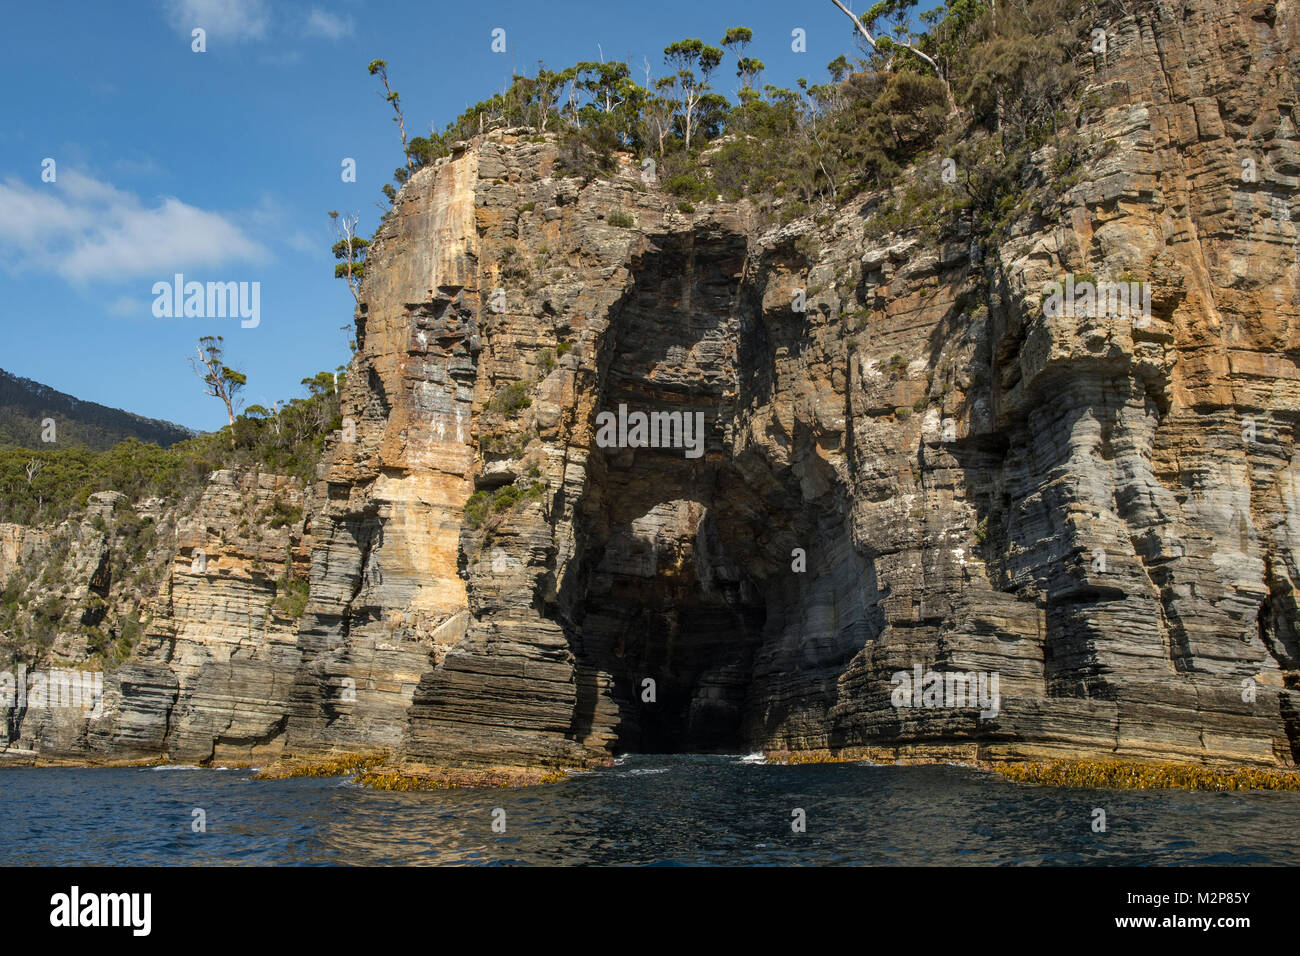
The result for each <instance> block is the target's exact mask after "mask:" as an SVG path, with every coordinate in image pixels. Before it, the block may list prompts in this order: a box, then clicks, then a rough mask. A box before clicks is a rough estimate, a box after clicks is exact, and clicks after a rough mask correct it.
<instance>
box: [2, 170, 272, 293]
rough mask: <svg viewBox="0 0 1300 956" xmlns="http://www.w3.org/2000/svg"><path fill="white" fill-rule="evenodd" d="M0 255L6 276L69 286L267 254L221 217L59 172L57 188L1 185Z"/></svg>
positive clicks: (151, 275) (254, 258)
mask: <svg viewBox="0 0 1300 956" xmlns="http://www.w3.org/2000/svg"><path fill="white" fill-rule="evenodd" d="M0 254H2V261H3V262H4V263H5V265H6V266H7V267H8V268H10V269H15V268H21V269H23V270H24V271H29V272H30V271H34V270H35V271H43V272H49V273H53V274H55V275H58V276H61V277H63V278H65V279H68V280H71V281H73V282H85V281H89V280H97V279H100V280H102V279H110V280H111V279H132V278H139V277H149V278H157V277H158V276H162V275H170V274H171V273H172V272H176V271H184V270H186V269H194V268H211V267H216V266H221V265H225V264H227V263H230V262H263V261H266V260H267V259H268V258H269V252H268V251H267V249H266V248H265V247H264V246H263V245H262V244H261V243H259V242H257V241H256V240H254V239H252V238H251V237H250V236H249V235H248V234H247V232H246V231H245V230H244V228H242V227H241V226H240V225H239V224H237V223H236V222H234V221H232V220H231V219H230V218H229V217H227V216H226V215H223V214H221V213H217V212H211V211H208V210H205V209H199V208H198V207H196V206H191V205H188V204H187V203H184V202H181V201H180V200H179V199H176V198H174V197H164V198H162V199H160V200H158V201H157V202H156V204H154V205H148V204H146V203H145V202H143V201H141V200H140V198H139V197H137V196H135V195H134V194H132V193H129V192H126V191H123V190H119V189H117V188H116V187H114V186H112V185H110V184H108V183H104V182H101V181H99V180H97V179H93V178H92V177H90V176H86V175H83V174H81V173H78V172H76V171H75V170H65V169H60V170H59V178H58V182H57V183H50V184H42V185H40V186H30V185H27V184H26V183H23V182H21V181H19V180H17V179H15V178H12V177H10V178H8V179H6V180H5V181H4V182H2V183H0Z"/></svg>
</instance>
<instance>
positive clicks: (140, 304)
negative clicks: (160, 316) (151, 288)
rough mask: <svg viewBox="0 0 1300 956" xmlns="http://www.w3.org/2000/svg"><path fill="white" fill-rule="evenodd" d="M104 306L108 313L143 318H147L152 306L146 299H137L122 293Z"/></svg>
mask: <svg viewBox="0 0 1300 956" xmlns="http://www.w3.org/2000/svg"><path fill="white" fill-rule="evenodd" d="M106 308H107V309H108V311H109V314H110V315H120V316H124V317H126V318H136V319H143V318H148V317H149V315H150V314H152V313H151V310H152V308H153V305H152V303H151V302H150V301H149V300H148V299H139V298H136V297H135V296H131V295H123V296H119V297H118V298H116V299H114V300H113V301H112V302H110V303H108V305H107V306H106Z"/></svg>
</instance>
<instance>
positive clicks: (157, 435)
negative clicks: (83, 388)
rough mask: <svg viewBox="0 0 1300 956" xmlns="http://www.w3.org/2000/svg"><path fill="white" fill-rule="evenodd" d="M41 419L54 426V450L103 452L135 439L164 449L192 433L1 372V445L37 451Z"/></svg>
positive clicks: (154, 419)
mask: <svg viewBox="0 0 1300 956" xmlns="http://www.w3.org/2000/svg"><path fill="white" fill-rule="evenodd" d="M46 418H52V419H54V421H55V427H56V430H57V435H58V444H57V445H56V446H54V447H59V448H67V447H68V446H70V445H85V446H86V447H88V448H91V449H93V450H95V451H103V450H105V449H107V448H111V447H112V446H114V445H116V444H117V443H118V442H120V441H122V440H123V439H125V438H138V439H139V440H140V441H143V442H154V443H155V444H157V445H160V446H161V447H163V448H167V447H169V446H171V445H174V444H176V442H179V441H185V439H187V438H193V437H194V436H195V434H196V433H195V432H194V431H192V430H191V429H188V428H183V427H181V426H180V425H173V424H172V423H171V422H164V421H159V420H158V419H156V418H143V417H142V416H140V415H132V414H131V413H130V412H124V411H122V409H120V408H109V407H108V406H106V405H100V404H99V403H97V402H83V401H82V400H81V399H79V398H73V397H72V396H71V395H68V394H65V393H64V392H59V391H55V390H54V389H52V388H50V387H49V386H47V385H42V384H41V383H40V382H33V381H32V380H31V379H27V378H19V377H18V376H17V375H11V374H10V373H8V372H6V371H5V370H4V369H0V445H4V444H12V445H21V446H23V447H24V448H40V447H42V444H41V422H42V420H43V419H46Z"/></svg>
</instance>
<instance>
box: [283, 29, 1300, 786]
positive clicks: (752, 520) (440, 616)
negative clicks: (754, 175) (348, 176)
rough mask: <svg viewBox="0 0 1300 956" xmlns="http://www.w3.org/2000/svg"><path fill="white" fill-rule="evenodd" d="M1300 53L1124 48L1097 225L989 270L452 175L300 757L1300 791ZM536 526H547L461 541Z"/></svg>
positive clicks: (555, 180) (353, 397)
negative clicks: (1294, 771) (1268, 771)
mask: <svg viewBox="0 0 1300 956" xmlns="http://www.w3.org/2000/svg"><path fill="white" fill-rule="evenodd" d="M1295 29H1296V27H1295V24H1294V22H1292V20H1291V19H1290V18H1289V15H1288V13H1287V12H1286V11H1285V10H1283V9H1281V8H1272V7H1269V8H1265V7H1263V6H1262V5H1261V6H1259V8H1258V9H1254V8H1251V9H1247V10H1244V11H1241V12H1236V11H1224V10H1222V9H1220V8H1218V7H1214V6H1212V5H1209V4H1185V5H1183V8H1180V9H1179V10H1175V9H1174V8H1173V7H1161V8H1160V15H1159V16H1158V17H1157V18H1151V17H1149V16H1148V17H1144V18H1143V19H1142V20H1141V21H1136V20H1129V21H1126V22H1123V23H1120V24H1117V25H1115V26H1114V30H1113V39H1112V41H1111V44H1110V50H1109V53H1108V54H1107V56H1106V57H1104V58H1100V57H1099V58H1096V60H1095V61H1093V62H1091V63H1089V64H1085V67H1086V68H1089V69H1091V70H1093V75H1092V76H1091V77H1090V88H1089V90H1088V93H1087V94H1086V95H1085V98H1084V102H1085V103H1087V104H1088V105H1087V106H1086V107H1085V108H1084V110H1083V112H1082V113H1081V115H1080V117H1079V133H1080V135H1081V136H1083V137H1084V138H1085V139H1090V140H1092V141H1093V143H1094V148H1093V149H1092V151H1091V154H1090V158H1089V160H1088V161H1087V162H1086V163H1085V167H1084V169H1083V171H1082V174H1081V175H1079V176H1077V178H1076V181H1074V182H1073V183H1070V184H1068V186H1065V185H1063V186H1061V191H1062V192H1063V193H1064V195H1065V205H1066V207H1067V213H1066V215H1065V216H1064V217H1063V219H1061V220H1060V221H1056V220H1053V221H1044V220H1042V219H1041V218H1038V217H1036V216H1035V215H1034V211H1033V210H1026V212H1025V214H1024V216H1023V217H1022V219H1021V220H1020V221H1019V222H1018V223H1017V225H1016V227H1015V228H1014V229H1013V230H1012V235H1011V238H1010V239H1008V240H1006V241H1004V242H1002V243H1001V244H999V245H997V246H995V247H992V248H977V249H976V251H975V257H974V260H973V259H972V250H971V246H970V240H971V238H974V239H975V240H976V242H977V244H978V241H979V238H980V237H978V236H977V237H970V236H965V235H952V236H945V237H942V238H943V239H944V240H946V241H944V242H941V243H939V244H938V245H927V244H926V243H924V242H923V241H920V240H918V239H916V238H915V237H912V236H909V235H908V234H902V235H891V236H887V237H885V238H883V239H877V240H872V239H869V238H867V231H866V230H865V229H864V224H863V223H864V219H869V218H870V215H871V209H872V207H873V203H874V201H875V200H874V198H873V199H872V200H870V201H869V202H868V203H867V204H866V205H865V206H856V207H854V208H850V209H847V210H845V211H843V212H842V213H841V214H840V215H838V216H837V217H835V218H834V219H833V220H832V221H830V222H826V223H823V224H820V225H814V224H812V223H796V224H794V225H793V226H791V227H789V228H787V229H784V230H778V231H768V232H760V231H758V230H757V229H756V227H755V224H754V223H753V222H752V221H750V220H749V219H748V218H747V216H746V213H745V210H744V209H735V208H727V207H724V206H708V207H704V208H702V209H701V210H699V211H698V212H695V213H693V214H689V215H688V214H684V213H680V212H678V211H677V209H676V207H675V205H674V204H672V203H671V202H669V201H668V199H667V197H664V196H663V195H662V194H660V193H659V192H658V191H657V190H656V189H654V188H651V189H648V190H647V189H644V188H643V187H642V186H641V184H640V182H639V179H638V175H637V174H638V173H639V167H638V166H636V165H633V164H631V163H628V164H626V165H625V166H624V167H623V168H622V170H621V171H620V173H619V175H617V176H615V177H613V178H612V180H608V181H604V180H598V181H594V182H590V183H584V182H582V181H581V180H578V179H566V178H560V177H558V176H557V175H556V174H555V170H554V163H555V157H556V153H555V149H554V147H553V145H552V144H551V143H549V142H536V141H534V139H535V138H534V137H532V136H530V135H529V134H528V133H527V132H526V131H505V132H499V133H494V134H491V135H489V136H487V137H486V138H484V139H482V140H480V141H476V142H475V143H474V144H473V145H472V146H471V147H470V148H468V149H466V150H465V151H464V152H462V153H460V154H459V155H456V156H454V157H452V158H450V159H448V160H444V161H441V162H439V163H438V164H436V165H435V166H434V167H433V168H430V169H426V170H424V171H422V172H420V173H418V174H417V175H416V176H415V177H414V178H413V181H412V182H411V184H410V185H408V186H407V187H406V189H404V190H403V193H402V195H401V197H400V199H399V202H398V205H397V208H396V210H395V214H394V217H393V220H392V222H391V223H390V224H389V226H388V227H387V228H386V229H385V230H384V231H383V232H382V234H381V237H380V240H379V242H378V243H377V244H376V246H375V247H374V249H373V251H372V255H371V265H370V270H371V271H370V273H369V275H368V277H367V282H366V288H365V290H364V295H363V306H362V310H361V314H360V316H359V318H358V329H359V333H360V336H361V339H360V340H361V342H362V347H361V352H360V355H359V357H358V360H357V364H356V367H355V371H356V372H358V373H359V374H353V375H352V376H350V378H349V394H348V396H347V399H346V407H347V408H348V409H350V414H351V416H352V417H353V418H354V419H355V420H356V422H357V440H356V442H355V443H347V444H341V445H339V446H338V450H337V453H336V455H335V457H334V459H333V461H332V463H331V464H330V465H329V467H328V469H327V470H326V475H325V482H326V486H327V488H328V495H327V499H328V505H327V507H326V510H325V512H324V513H323V516H322V526H323V528H324V529H325V530H323V531H322V537H323V539H324V540H325V541H327V542H328V544H327V545H325V546H324V547H322V548H319V549H318V550H317V552H316V556H315V561H314V567H313V599H312V604H311V606H310V607H309V615H308V618H309V621H311V625H310V627H309V629H308V630H307V631H305V632H304V635H303V638H302V641H301V646H302V649H303V656H304V663H305V665H306V666H305V668H304V670H303V671H302V672H301V673H300V677H299V684H298V687H297V688H296V691H295V711H294V715H293V716H292V717H291V719H290V726H289V740H290V746H291V747H300V748H313V747H319V746H322V745H328V746H357V745H361V744H363V743H368V742H373V741H376V740H381V741H383V742H385V743H393V744H397V745H399V746H400V747H401V748H403V750H404V751H405V752H406V753H407V754H408V755H409V756H411V757H412V758H414V759H419V760H425V761H429V762H440V763H448V762H460V761H464V762H492V761H497V762H505V761H519V760H524V761H538V760H563V759H573V758H580V757H582V756H586V755H591V754H592V753H602V752H607V751H615V750H620V749H647V750H656V749H659V750H662V749H703V748H718V747H722V748H738V747H743V748H747V749H748V748H756V747H791V748H820V747H845V746H863V747H875V748H880V749H881V750H882V751H886V752H887V751H895V752H922V751H925V752H943V751H944V750H945V749H949V750H951V751H953V752H961V753H972V752H975V753H978V754H980V755H983V756H994V757H996V756H1014V755H1040V754H1048V753H1070V754H1079V753H1089V754H1116V753H1117V754H1122V755H1125V756H1130V757H1162V758H1179V759H1187V758H1193V759H1206V760H1241V761H1250V762H1259V763H1273V762H1283V763H1289V762H1291V761H1292V760H1293V759H1294V755H1295V752H1294V749H1293V748H1294V747H1295V742H1296V740H1297V724H1296V717H1295V714H1296V704H1297V700H1296V696H1295V693H1296V692H1295V689H1294V688H1295V682H1296V679H1297V673H1296V668H1297V654H1298V652H1300V648H1298V646H1297V643H1296V635H1295V621H1296V607H1295V590H1294V581H1295V579H1296V570H1295V560H1296V553H1295V547H1296V543H1297V539H1296V537H1295V531H1296V528H1297V524H1296V522H1297V513H1296V508H1297V503H1298V502H1297V499H1296V495H1295V479H1296V476H1295V470H1294V469H1295V465H1294V460H1293V453H1294V445H1293V440H1294V437H1293V429H1294V422H1295V413H1296V410H1297V401H1300V395H1298V394H1297V391H1296V369H1295V362H1294V358H1295V354H1296V353H1295V350H1296V347H1297V338H1296V319H1297V284H1296V283H1297V257H1296V249H1297V245H1296V235H1295V226H1294V224H1293V222H1292V221H1291V215H1290V211H1291V210H1292V208H1293V207H1294V198H1295V187H1296V182H1297V180H1296V174H1297V172H1300V168H1298V167H1297V165H1296V152H1295V151H1296V142H1297V135H1296V129H1295V125H1294V124H1295V116H1294V115H1293V111H1294V109H1295V104H1296V100H1295V82H1294V77H1295V75H1296V72H1295V66H1296V64H1295V62H1294V57H1295V55H1296V54H1295V50H1296V44H1295V42H1294V40H1295ZM1247 155H1249V156H1250V157H1252V158H1253V160H1254V162H1255V164H1256V168H1257V170H1258V176H1257V178H1256V179H1255V181H1253V182H1249V181H1246V182H1243V179H1242V176H1241V172H1242V166H1241V163H1240V160H1241V159H1242V158H1243V157H1245V156H1247ZM1052 158H1053V157H1052V155H1051V153H1050V151H1044V154H1043V155H1042V156H1040V157H1037V160H1038V162H1037V167H1036V172H1035V175H1036V176H1037V177H1038V179H1039V181H1040V182H1047V183H1051V182H1052V177H1051V176H1050V173H1049V170H1050V168H1051V161H1052ZM629 159H630V157H629ZM624 216H626V217H631V219H632V220H633V221H634V225H633V226H631V227H623V226H621V225H618V224H617V223H620V222H622V221H624V220H623V219H622V217H624ZM1067 274H1070V275H1074V274H1078V275H1084V274H1093V275H1095V276H1096V277H1098V278H1099V279H1108V280H1119V279H1120V278H1121V277H1123V278H1125V279H1126V280H1132V281H1145V282H1149V283H1150V284H1151V287H1152V289H1153V311H1154V314H1153V317H1152V319H1151V321H1150V322H1149V323H1145V324H1139V326H1138V327H1135V326H1134V324H1133V322H1132V321H1131V319H1129V318H1127V317H1123V318H1114V317H1112V318H1106V317H1102V318H1093V319H1084V318H1079V319H1075V318H1066V317H1064V316H1053V317H1049V316H1047V315H1045V314H1044V311H1043V309H1042V307H1041V301H1040V300H1041V290H1042V288H1043V284H1044V283H1045V282H1049V281H1052V280H1056V279H1061V278H1063V277H1064V276H1065V275H1067ZM796 290H803V292H804V295H805V296H806V299H807V302H808V310H807V311H806V312H796V311H794V310H793V309H792V301H794V299H795V296H796ZM1143 326H1144V327H1143ZM854 327H856V329H857V330H856V331H854ZM512 383H525V386H526V388H527V391H528V394H529V396H530V397H531V404H530V405H529V406H528V407H526V408H523V409H515V410H514V411H512V412H509V413H506V412H503V411H502V410H503V409H508V408H509V407H510V406H511V405H512V404H517V403H512V402H510V401H508V400H503V397H504V398H506V399H508V398H509V396H510V395H511V394H512V393H511V392H510V390H509V389H508V386H510V385H511V384H512ZM620 404H624V405H626V406H628V407H629V408H630V409H637V410H643V411H655V410H662V411H678V412H695V411H700V412H703V413H704V416H705V421H706V423H707V450H706V452H705V454H704V455H703V456H702V457H700V458H696V459H691V458H688V457H686V456H685V455H684V454H683V453H682V451H681V450H680V449H654V448H641V449H602V448H599V447H597V445H596V442H595V429H596V425H595V418H596V415H597V414H598V413H599V412H601V411H605V410H614V409H616V408H617V406H618V405H620ZM1243 418H1246V419H1249V421H1248V422H1246V423H1243ZM1244 431H1246V432H1250V435H1249V440H1243V432H1244ZM511 483H513V484H517V485H518V486H519V488H520V489H521V491H522V490H524V489H534V488H535V486H540V488H537V489H535V490H538V491H540V493H533V494H528V493H523V494H520V495H516V496H513V497H512V498H510V499H505V500H506V503H507V504H508V507H505V508H503V509H502V510H501V511H499V512H494V513H492V514H490V515H489V517H488V519H487V521H486V527H472V526H469V525H468V524H467V523H466V522H465V521H464V520H463V518H462V516H463V513H464V512H463V508H464V505H465V503H466V501H467V499H468V498H469V496H470V494H471V492H473V491H475V490H476V489H477V490H491V489H496V488H499V487H500V486H502V485H504V484H511ZM795 549H802V550H803V552H804V554H805V555H806V568H805V569H802V570H798V569H796V565H797V558H794V557H792V553H794V552H795ZM918 664H920V665H922V666H923V667H925V668H927V669H928V668H933V669H935V670H940V671H962V672H970V671H975V672H986V673H996V674H998V676H999V678H1000V688H999V690H1000V697H1001V701H1000V708H999V712H998V713H997V715H996V716H995V717H991V718H989V717H985V718H983V719H981V717H980V716H979V714H978V710H979V708H978V707H938V708H924V707H916V708H899V707H895V706H893V705H892V704H891V700H890V693H891V690H892V689H893V684H892V683H891V676H892V675H893V674H895V673H896V672H899V671H908V672H911V671H912V669H913V668H914V667H915V666H916V665H918ZM647 678H648V679H650V680H653V681H654V682H655V688H654V694H653V697H654V700H653V701H650V700H648V699H647V697H648V695H647V694H646V692H645V688H646V686H647V685H646V684H645V683H644V682H645V681H646V679H647ZM353 684H355V686H356V700H355V702H352V703H350V704H346V705H345V704H341V703H339V688H340V687H344V686H347V687H350V686H352V685H353Z"/></svg>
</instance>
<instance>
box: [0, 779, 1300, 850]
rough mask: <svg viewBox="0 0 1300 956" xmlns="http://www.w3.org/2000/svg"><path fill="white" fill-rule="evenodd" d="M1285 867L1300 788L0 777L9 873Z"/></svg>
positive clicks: (1296, 835) (1296, 832)
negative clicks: (372, 785) (371, 783)
mask: <svg viewBox="0 0 1300 956" xmlns="http://www.w3.org/2000/svg"><path fill="white" fill-rule="evenodd" d="M196 810H200V811H202V815H201V818H202V819H203V821H204V822H205V824H206V830H205V831H204V832H195V830H194V826H193V824H194V822H195V821H196V820H197V819H200V815H198V814H196V813H195V811H196ZM796 810H802V811H803V819H804V820H805V830H804V832H795V831H794V828H793V827H792V823H794V822H796V820H797V819H798V814H796V813H795V811H796ZM1096 810H1102V811H1104V813H1105V824H1106V829H1105V831H1104V832H1096V831H1095V830H1094V821H1095V820H1097V819H1099V818H1098V817H1097V815H1096V813H1095V811H1096ZM494 821H495V823H496V825H497V830H494V829H493V824H494ZM502 827H504V832H500V830H501V828H502ZM1297 863H1300V793H1285V792H1283V793H1278V792H1251V793H1195V792H1185V791H1176V790H1160V791H1131V790H1076V789H1061V788H1050V787H1030V786H1024V785H1019V784H1013V783H1009V782H1006V781H1005V780H1003V779H1002V778H1000V777H998V776H996V775H994V774H991V773H987V772H984V771H980V770H975V769H972V768H968V767H961V766H918V767H893V766H873V765H868V764H832V765H811V766H793V767H785V766H768V765H765V764H762V763H758V762H755V761H754V760H752V759H751V758H743V757H740V756H736V757H725V756H679V755H675V756H670V757H661V756H646V755H642V756H631V757H627V758H624V759H623V760H622V761H621V762H620V763H619V764H618V765H617V766H613V767H609V768H605V769H600V770H595V771H593V772H588V773H582V774H575V775H573V776H571V777H570V778H569V779H568V780H566V781H564V782H561V783H558V784H553V785H549V786H542V787H532V788H523V789H515V790H456V791H441V792H425V793H387V792H378V791H371V790H367V789H365V788H362V787H360V786H358V785H357V784H355V783H354V782H353V781H352V780H351V779H350V778H346V777H333V778H307V779H294V780H266V781H263V780H254V779H253V773H252V771H249V770H219V769H195V768H180V767H168V768H149V769H144V768H138V769H137V768H132V769H63V768H49V769H6V770H2V771H0V865H8V866H33V865H39V866H53V865H67V866H73V865H76V866H85V865H117V864H133V865H145V866H150V865H187V866H188V865H195V864H236V865H273V864H274V865H295V866H308V865H338V866H349V865H377V864H379V865H388V864H396V865H433V864H460V865H489V864H525V865H529V864H531V865H571V864H635V865H641V864H665V865H692V864H721V865H800V866H818V865H845V864H861V865H877V866H879V865H898V864H907V865H921V866H927V865H935V866H938V865H944V866H948V865H1031V866H1041V865H1049V866H1055V865H1071V866H1073V865H1079V864H1084V865H1156V866H1168V865H1198V864H1202V865H1204V864H1215V865H1243V866H1246V865H1268V864H1272V865H1278V864H1297Z"/></svg>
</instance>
